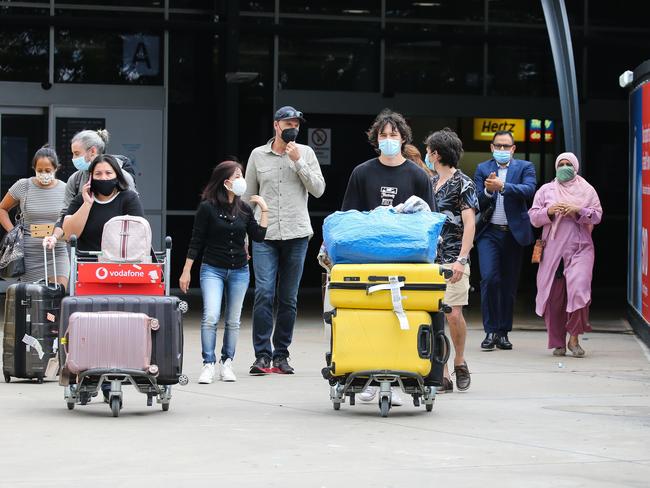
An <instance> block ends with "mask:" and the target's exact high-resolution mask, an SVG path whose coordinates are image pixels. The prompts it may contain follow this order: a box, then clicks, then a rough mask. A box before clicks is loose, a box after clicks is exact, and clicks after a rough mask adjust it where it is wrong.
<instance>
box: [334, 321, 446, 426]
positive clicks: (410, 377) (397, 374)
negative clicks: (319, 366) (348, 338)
mask: <svg viewBox="0 0 650 488" xmlns="http://www.w3.org/2000/svg"><path fill="white" fill-rule="evenodd" d="M336 312H337V311H336V310H334V311H332V312H327V313H325V317H324V318H325V321H326V322H327V323H328V324H330V325H331V324H332V319H333V318H334V317H335V316H336ZM430 316H431V324H432V325H431V326H430V327H428V326H425V325H422V326H421V327H420V330H419V331H418V333H417V343H418V345H417V348H418V355H419V357H420V358H421V359H423V360H428V361H430V362H431V370H430V372H429V374H427V375H424V376H423V375H422V374H421V373H420V372H415V371H407V370H398V369H371V370H360V371H351V372H347V371H346V372H344V373H341V372H340V371H338V370H337V367H336V362H335V361H333V360H332V353H331V352H330V353H327V354H326V355H325V360H326V363H327V366H326V367H325V368H323V370H322V372H321V373H322V375H323V378H324V379H325V380H327V381H328V382H329V384H330V400H331V401H332V406H333V408H334V410H339V409H340V408H341V404H342V403H345V400H346V397H347V398H349V402H350V405H352V406H353V405H355V395H356V394H357V393H361V392H362V391H364V390H365V389H366V388H367V387H369V386H377V387H378V388H379V391H378V393H377V397H378V404H379V411H380V414H381V416H382V417H387V416H388V412H389V410H390V408H391V405H392V401H391V400H392V398H391V396H392V395H391V388H392V387H398V388H400V389H401V390H402V391H403V392H404V393H405V394H407V395H410V396H411V397H412V398H413V405H414V406H416V407H419V406H420V405H421V404H424V407H425V409H426V411H427V412H431V411H432V410H433V404H434V401H435V399H436V387H437V386H440V385H441V383H440V378H441V377H442V368H444V365H445V364H446V363H447V360H448V359H449V354H450V343H449V339H448V338H447V336H446V335H445V333H444V316H443V315H442V313H431V314H430Z"/></svg>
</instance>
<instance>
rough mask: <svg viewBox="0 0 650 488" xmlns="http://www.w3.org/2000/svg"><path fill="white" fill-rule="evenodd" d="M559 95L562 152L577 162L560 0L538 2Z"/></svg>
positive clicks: (568, 48) (573, 96) (576, 117)
mask: <svg viewBox="0 0 650 488" xmlns="http://www.w3.org/2000/svg"><path fill="white" fill-rule="evenodd" d="M542 7H543V9H544V18H545V19H546V27H547V28H548V36H549V39H550V41H551V50H552V52H553V62H554V64H555V74H556V76H557V87H558V91H559V93H560V106H561V108H562V122H563V126H564V140H565V149H566V150H567V151H571V152H572V153H574V154H575V155H576V156H577V157H578V160H581V157H580V156H581V148H580V142H581V139H580V106H579V104H578V85H577V83H576V70H575V63H574V61H573V46H572V44H571V32H570V31H569V20H568V18H567V14H566V7H565V5H564V0H542Z"/></svg>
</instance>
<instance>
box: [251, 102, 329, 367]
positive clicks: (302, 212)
mask: <svg viewBox="0 0 650 488" xmlns="http://www.w3.org/2000/svg"><path fill="white" fill-rule="evenodd" d="M301 122H304V119H303V117H302V112H299V111H298V110H296V109H295V108H293V107H282V108H280V109H279V110H278V111H277V112H276V113H275V117H274V122H273V128H274V131H275V135H274V137H273V138H272V139H270V140H269V141H268V142H267V143H266V144H265V145H263V146H260V147H257V148H255V149H253V152H252V153H251V155H250V158H249V159H248V165H247V166H246V184H247V191H246V196H245V197H244V200H245V201H248V199H249V198H250V195H255V194H258V195H260V196H261V197H262V198H264V200H265V201H266V202H267V205H268V207H269V216H268V220H269V224H268V229H267V231H266V239H265V241H264V242H253V269H254V270H255V305H254V307H253V346H254V348H255V357H256V360H255V362H254V363H253V365H252V366H251V369H250V374H253V375H261V374H266V373H270V372H275V373H283V374H292V373H293V368H292V367H291V366H290V365H289V362H288V358H289V346H290V345H291V338H292V336H293V327H294V323H295V321H296V307H297V301H298V287H299V285H300V279H301V278H302V271H303V266H304V263H305V256H306V254H307V244H308V242H309V239H310V238H311V236H312V235H313V234H314V231H313V230H312V227H311V222H310V219H309V211H308V209H307V200H308V198H309V194H310V193H311V194H312V195H313V196H315V197H316V198H319V197H320V196H321V195H322V194H323V192H324V191H325V180H324V179H323V174H322V173H321V169H320V165H319V164H318V160H317V159H316V155H315V154H314V151H313V150H312V148H310V147H309V146H305V145H303V144H297V143H296V142H295V140H296V138H297V137H298V131H299V129H300V123H301ZM256 213H258V214H259V209H256ZM257 217H259V215H257ZM276 284H277V287H276ZM276 289H277V291H278V306H277V314H276V321H275V330H274V327H273V304H274V301H275V294H276ZM271 335H272V336H273V339H272V341H271ZM271 361H272V362H273V363H272V366H271Z"/></svg>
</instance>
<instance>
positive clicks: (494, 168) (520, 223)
mask: <svg viewBox="0 0 650 488" xmlns="http://www.w3.org/2000/svg"><path fill="white" fill-rule="evenodd" d="M490 173H496V174H499V173H498V165H497V162H496V161H495V160H494V159H490V160H489V161H484V162H482V163H481V164H479V165H478V167H477V168H476V173H474V183H475V184H476V193H477V194H478V199H479V204H480V207H481V211H484V210H485V209H486V208H487V207H488V206H490V205H494V204H495V203H496V197H497V194H496V193H495V194H494V195H492V197H488V196H487V195H486V194H485V191H484V190H485V180H486V178H487V177H488V176H489V175H490ZM536 186H537V176H536V175H535V166H533V163H531V162H530V161H524V160H521V159H512V160H511V161H510V166H508V173H507V175H506V186H505V188H504V190H503V207H504V210H505V212H506V218H507V219H508V226H509V227H510V231H511V232H512V235H513V236H514V238H515V240H516V241H517V242H518V243H519V244H520V245H521V246H527V245H529V244H531V243H532V242H533V241H534V240H535V237H534V235H533V229H532V227H531V225H530V217H528V202H530V201H532V199H533V196H534V195H535V189H536ZM484 230H485V227H484V228H483V229H480V230H479V231H478V232H477V235H476V238H477V239H478V238H480V235H481V234H482V233H483V231H484Z"/></svg>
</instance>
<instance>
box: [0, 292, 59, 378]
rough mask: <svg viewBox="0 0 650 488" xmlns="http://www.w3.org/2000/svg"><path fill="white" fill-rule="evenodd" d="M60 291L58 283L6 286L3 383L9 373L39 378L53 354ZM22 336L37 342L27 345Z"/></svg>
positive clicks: (16, 375) (57, 331) (57, 323)
mask: <svg viewBox="0 0 650 488" xmlns="http://www.w3.org/2000/svg"><path fill="white" fill-rule="evenodd" d="M63 295H64V290H63V288H61V287H54V286H45V285H40V284H37V283H17V284H13V285H11V286H10V287H9V288H7V294H6V298H5V316H4V339H3V354H2V364H3V367H2V370H3V373H4V377H5V381H6V382H7V383H8V382H9V381H11V377H16V378H31V379H33V378H36V379H37V380H38V382H39V383H42V382H43V377H44V376H45V370H46V368H47V364H48V361H49V360H50V359H51V358H54V357H55V356H56V352H55V351H56V347H55V343H56V342H57V338H58V334H59V323H60V321H59V319H60V309H61V299H62V298H63ZM24 338H25V339H27V340H28V341H33V340H35V341H38V344H37V345H36V347H33V346H29V345H28V344H26V343H25V342H23V339H24ZM32 338H33V339H32ZM39 347H40V349H42V351H39V350H38V348H39ZM41 352H42V354H43V355H42V357H39V355H40V354H41Z"/></svg>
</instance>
